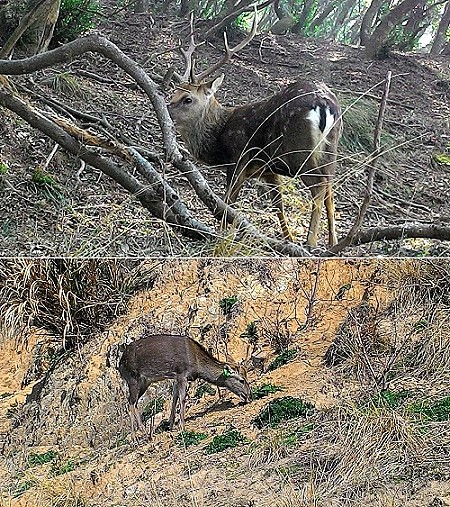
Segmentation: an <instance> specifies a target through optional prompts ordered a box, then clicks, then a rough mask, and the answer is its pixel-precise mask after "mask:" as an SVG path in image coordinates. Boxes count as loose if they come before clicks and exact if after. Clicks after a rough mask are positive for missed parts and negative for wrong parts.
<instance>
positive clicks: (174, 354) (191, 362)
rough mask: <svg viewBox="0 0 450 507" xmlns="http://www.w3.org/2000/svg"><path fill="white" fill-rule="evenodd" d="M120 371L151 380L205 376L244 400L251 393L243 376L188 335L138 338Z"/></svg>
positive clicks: (127, 376)
mask: <svg viewBox="0 0 450 507" xmlns="http://www.w3.org/2000/svg"><path fill="white" fill-rule="evenodd" d="M119 371H120V373H121V375H122V377H123V378H124V379H125V380H127V379H130V378H134V379H136V380H138V379H142V378H144V379H145V380H146V381H147V383H151V382H157V381H159V380H164V379H172V378H177V377H178V376H185V377H186V378H187V379H188V380H195V379H197V378H201V379H204V380H207V381H208V382H211V383H213V384H216V385H219V386H223V387H227V388H228V389H230V390H231V391H232V392H234V393H235V394H237V395H238V396H241V397H242V398H243V399H249V396H250V387H249V385H248V383H247V381H246V379H245V378H244V377H243V376H242V375H240V374H239V373H238V372H237V371H234V370H233V369H232V368H231V367H230V366H229V365H228V364H226V363H222V362H221V361H218V360H217V359H215V358H214V357H213V356H212V355H211V354H209V352H208V351H207V350H206V349H205V348H204V347H202V346H201V345H200V344H199V343H197V342H196V341H195V340H193V339H192V338H189V337H187V336H179V335H149V336H145V337H143V338H141V339H139V340H136V341H135V342H133V343H131V344H129V345H127V347H126V348H125V350H124V353H123V355H122V358H121V360H120V364H119Z"/></svg>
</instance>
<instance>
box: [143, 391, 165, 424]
mask: <svg viewBox="0 0 450 507" xmlns="http://www.w3.org/2000/svg"><path fill="white" fill-rule="evenodd" d="M163 409H164V398H163V397H162V396H159V397H158V398H154V399H152V400H150V401H149V402H148V403H147V404H146V405H145V407H144V410H143V411H142V421H143V422H144V424H145V423H146V422H147V421H148V420H150V419H151V418H152V417H154V416H155V415H156V414H159V413H160V412H162V411H163Z"/></svg>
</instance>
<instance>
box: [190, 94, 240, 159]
mask: <svg viewBox="0 0 450 507" xmlns="http://www.w3.org/2000/svg"><path fill="white" fill-rule="evenodd" d="M233 109H234V108H231V107H224V106H222V105H221V104H219V103H218V102H217V100H216V99H214V98H213V99H212V101H211V103H210V104H209V107H208V108H207V109H206V110H205V113H204V116H203V118H201V119H200V121H198V122H196V123H195V125H188V126H187V128H186V129H185V132H181V135H182V137H183V139H184V141H185V143H186V145H187V147H188V149H189V151H190V152H191V153H192V155H193V156H194V157H195V158H196V159H197V160H199V161H201V162H205V163H206V164H210V165H214V164H220V163H222V160H220V155H219V154H220V150H218V149H217V140H218V137H219V135H220V133H221V132H222V130H223V127H224V126H225V123H226V122H227V120H228V118H229V117H230V115H231V113H232V112H233Z"/></svg>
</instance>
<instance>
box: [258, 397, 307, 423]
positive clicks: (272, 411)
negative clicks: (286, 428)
mask: <svg viewBox="0 0 450 507" xmlns="http://www.w3.org/2000/svg"><path fill="white" fill-rule="evenodd" d="M313 409H314V405H312V404H311V403H308V402H305V401H303V400H302V399H300V398H294V397H293V396H285V397H283V398H278V399H276V400H273V401H271V402H269V404H268V405H266V406H265V407H264V408H263V409H262V410H261V411H260V413H259V415H258V416H257V417H256V418H255V419H254V420H253V423H254V424H255V425H256V426H257V427H258V428H260V429H261V428H264V427H265V426H270V427H275V426H278V425H279V424H280V423H281V422H282V421H288V420H290V419H296V418H297V417H306V416H307V415H309V414H310V413H311V412H312V410H313Z"/></svg>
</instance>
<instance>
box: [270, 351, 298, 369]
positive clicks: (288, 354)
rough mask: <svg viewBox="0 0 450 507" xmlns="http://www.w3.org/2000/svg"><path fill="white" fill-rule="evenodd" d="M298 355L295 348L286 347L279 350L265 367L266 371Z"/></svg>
mask: <svg viewBox="0 0 450 507" xmlns="http://www.w3.org/2000/svg"><path fill="white" fill-rule="evenodd" d="M297 355H298V350H297V349H287V350H283V351H282V352H280V353H279V354H278V355H277V357H276V358H275V359H274V360H273V361H272V362H271V363H270V364H269V366H268V367H267V370H268V371H273V370H276V369H277V368H279V367H280V366H283V365H285V364H287V363H289V362H291V361H293V360H294V359H295V358H296V357H297Z"/></svg>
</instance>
